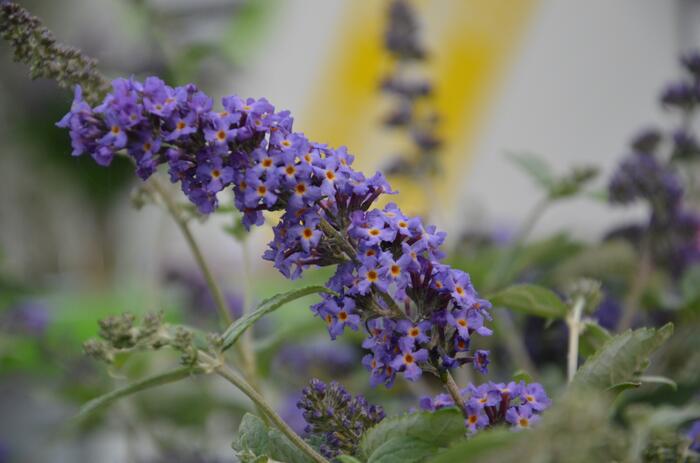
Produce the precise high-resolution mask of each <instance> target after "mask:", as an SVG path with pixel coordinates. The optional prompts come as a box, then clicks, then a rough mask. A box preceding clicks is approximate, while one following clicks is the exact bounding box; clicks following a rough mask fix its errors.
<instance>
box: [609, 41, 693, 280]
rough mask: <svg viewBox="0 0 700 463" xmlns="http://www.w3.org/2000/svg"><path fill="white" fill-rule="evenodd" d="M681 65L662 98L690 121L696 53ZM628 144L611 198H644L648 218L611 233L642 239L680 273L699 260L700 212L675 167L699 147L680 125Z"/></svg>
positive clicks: (629, 201) (624, 200) (657, 262)
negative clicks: (692, 205) (680, 74)
mask: <svg viewBox="0 0 700 463" xmlns="http://www.w3.org/2000/svg"><path fill="white" fill-rule="evenodd" d="M681 63H682V65H683V67H684V68H685V71H686V76H685V77H683V78H682V79H681V80H679V81H678V82H674V83H672V84H670V85H669V86H667V88H666V89H665V90H664V91H663V92H662V97H661V102H662V103H663V105H664V106H665V107H667V108H668V109H670V110H674V111H676V112H680V113H681V116H682V119H685V120H690V118H691V116H692V115H693V114H694V113H695V111H697V108H698V105H699V104H700V74H699V73H698V63H700V53H698V52H693V53H689V54H688V55H686V56H685V57H683V58H682V60H681ZM668 147H670V149H668V150H664V149H663V148H668ZM630 148H631V153H630V154H629V155H628V156H626V157H625V158H624V159H623V160H622V161H621V162H620V164H619V166H618V168H617V169H616V170H615V172H614V173H613V176H612V178H611V180H610V183H609V184H608V193H609V195H608V196H609V200H610V202H611V203H612V204H620V205H629V204H632V203H635V202H644V203H646V204H647V205H648V206H649V211H650V215H649V220H648V222H647V223H645V224H637V225H633V226H628V227H625V228H622V229H618V230H615V231H613V232H612V233H610V235H609V236H610V237H618V236H619V237H624V238H627V239H629V240H631V241H633V242H635V243H636V244H640V243H641V242H642V240H646V241H647V246H648V247H649V252H650V254H651V257H652V259H653V261H654V263H655V265H657V266H660V267H663V268H665V269H667V270H668V271H669V272H670V273H671V274H672V275H673V276H675V277H678V276H680V275H681V274H682V273H683V271H684V270H685V269H686V268H688V267H689V266H690V265H691V264H693V263H695V262H698V261H700V244H699V243H700V241H699V240H698V237H699V236H700V214H698V213H697V211H695V210H693V209H692V208H690V207H689V206H688V204H687V203H688V201H687V198H686V194H685V189H684V184H683V178H682V176H681V174H680V169H681V167H679V164H680V163H682V162H686V161H692V160H697V159H700V145H699V144H698V142H697V139H696V137H695V135H694V134H693V133H691V132H690V131H689V129H688V128H687V127H686V125H685V124H684V125H683V126H682V127H681V128H678V129H676V130H672V131H670V133H666V132H663V131H661V130H657V129H647V130H644V131H642V132H641V133H640V134H638V135H637V136H636V137H635V138H634V139H633V140H632V142H631V143H630ZM665 151H666V152H665Z"/></svg>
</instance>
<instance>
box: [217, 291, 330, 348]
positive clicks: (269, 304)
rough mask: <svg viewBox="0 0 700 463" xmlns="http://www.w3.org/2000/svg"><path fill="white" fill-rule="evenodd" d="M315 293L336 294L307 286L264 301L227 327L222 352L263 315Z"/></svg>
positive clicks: (222, 336)
mask: <svg viewBox="0 0 700 463" xmlns="http://www.w3.org/2000/svg"><path fill="white" fill-rule="evenodd" d="M316 293H328V294H336V293H335V292H334V291H332V290H330V289H328V288H324V287H323V286H307V287H306V288H301V289H295V290H293V291H288V292H286V293H281V294H277V295H275V296H272V297H271V298H269V299H265V300H264V301H262V302H261V303H260V304H259V305H258V306H257V307H256V308H255V310H254V311H252V312H251V313H249V314H246V315H244V316H243V317H241V318H239V319H238V320H236V321H235V322H233V323H232V324H231V325H229V327H228V328H227V329H226V331H225V332H224V334H222V335H221V338H222V340H223V350H226V349H228V348H230V347H231V346H232V345H234V344H235V343H236V341H237V340H238V338H239V337H240V336H241V335H242V334H243V333H244V332H245V330H247V329H248V328H250V327H251V326H253V324H254V323H255V322H256V321H258V320H259V319H260V318H262V316H263V315H267V314H268V313H270V312H273V311H275V310H277V309H279V308H280V307H282V306H283V305H284V304H287V303H288V302H292V301H294V300H296V299H300V298H302V297H304V296H308V295H310V294H316Z"/></svg>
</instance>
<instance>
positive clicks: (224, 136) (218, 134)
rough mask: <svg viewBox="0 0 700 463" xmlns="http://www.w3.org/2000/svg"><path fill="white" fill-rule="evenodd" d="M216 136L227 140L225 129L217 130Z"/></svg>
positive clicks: (221, 139) (220, 139)
mask: <svg viewBox="0 0 700 463" xmlns="http://www.w3.org/2000/svg"><path fill="white" fill-rule="evenodd" d="M216 138H217V139H218V140H219V141H224V140H226V132H224V131H223V130H219V131H218V132H216Z"/></svg>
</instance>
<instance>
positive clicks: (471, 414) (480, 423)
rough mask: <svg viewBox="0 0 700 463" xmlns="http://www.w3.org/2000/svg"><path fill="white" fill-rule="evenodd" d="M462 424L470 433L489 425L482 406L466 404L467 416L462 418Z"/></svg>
mask: <svg viewBox="0 0 700 463" xmlns="http://www.w3.org/2000/svg"><path fill="white" fill-rule="evenodd" d="M464 425H465V426H466V427H467V430H468V431H469V432H470V433H475V432H476V431H478V430H479V429H482V428H485V427H486V426H488V425H489V417H488V416H487V415H486V412H485V411H484V407H472V406H471V405H468V406H467V417H466V418H465V420H464Z"/></svg>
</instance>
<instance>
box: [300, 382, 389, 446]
mask: <svg viewBox="0 0 700 463" xmlns="http://www.w3.org/2000/svg"><path fill="white" fill-rule="evenodd" d="M297 407H298V408H299V409H300V410H302V412H303V415H304V420H306V423H307V426H306V429H305V431H306V432H307V433H308V434H311V435H317V436H319V437H320V438H321V439H322V441H323V443H322V444H321V448H320V450H321V453H322V454H324V455H325V456H326V457H328V458H333V457H336V456H338V455H339V454H341V453H344V454H347V455H353V454H354V453H355V451H356V449H357V445H358V444H359V441H360V437H361V436H362V434H363V433H364V432H365V430H367V429H369V428H370V427H372V426H374V425H375V424H377V423H379V422H380V421H381V420H383V419H384V410H383V409H382V407H380V406H378V405H370V404H369V403H367V400H365V398H364V397H363V396H362V395H358V396H355V397H352V396H351V395H350V393H348V391H347V390H346V389H345V388H344V387H343V386H342V385H341V384H339V383H337V382H335V381H333V382H331V383H330V384H328V385H326V384H325V383H323V382H322V381H319V380H318V379H312V380H311V382H310V383H309V386H308V387H306V388H304V390H303V391H302V398H301V400H299V402H298V403H297Z"/></svg>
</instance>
